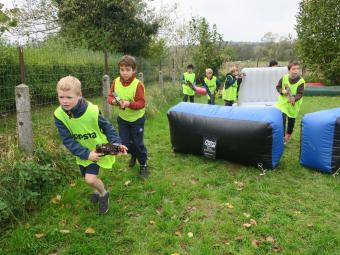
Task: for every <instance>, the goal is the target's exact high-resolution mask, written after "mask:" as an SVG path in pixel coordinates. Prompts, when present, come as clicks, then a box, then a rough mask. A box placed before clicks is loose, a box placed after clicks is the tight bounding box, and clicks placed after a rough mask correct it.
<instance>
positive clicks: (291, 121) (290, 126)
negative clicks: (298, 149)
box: [282, 113, 295, 135]
mask: <svg viewBox="0 0 340 255" xmlns="http://www.w3.org/2000/svg"><path fill="white" fill-rule="evenodd" d="M287 118H288V125H287V134H290V135H291V134H292V133H293V129H294V125H295V118H290V117H288V116H287V115H286V114H285V113H282V120H283V135H285V134H286V122H287V120H286V119H287Z"/></svg>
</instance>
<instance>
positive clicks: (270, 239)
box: [266, 236, 275, 243]
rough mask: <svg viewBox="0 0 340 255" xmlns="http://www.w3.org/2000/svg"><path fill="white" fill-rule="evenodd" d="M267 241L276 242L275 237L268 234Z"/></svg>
mask: <svg viewBox="0 0 340 255" xmlns="http://www.w3.org/2000/svg"><path fill="white" fill-rule="evenodd" d="M266 241H267V242H270V243H274V242H275V239H274V238H273V237H271V236H267V237H266Z"/></svg>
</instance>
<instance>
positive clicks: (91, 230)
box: [85, 228, 96, 235]
mask: <svg viewBox="0 0 340 255" xmlns="http://www.w3.org/2000/svg"><path fill="white" fill-rule="evenodd" d="M94 233H96V231H95V230H94V229H93V228H87V229H86V230H85V234H88V235H93V234H94Z"/></svg>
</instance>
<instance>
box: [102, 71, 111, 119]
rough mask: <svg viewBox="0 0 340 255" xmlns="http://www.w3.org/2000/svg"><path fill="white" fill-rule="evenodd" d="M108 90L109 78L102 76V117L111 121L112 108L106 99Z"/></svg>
mask: <svg viewBox="0 0 340 255" xmlns="http://www.w3.org/2000/svg"><path fill="white" fill-rule="evenodd" d="M109 89H110V77H109V76H108V75H104V76H103V91H102V93H103V100H104V102H103V115H104V117H105V118H106V119H108V120H110V121H111V120H112V107H111V105H110V104H109V103H108V102H107V97H108V94H109Z"/></svg>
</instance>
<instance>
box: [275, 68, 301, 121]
mask: <svg viewBox="0 0 340 255" xmlns="http://www.w3.org/2000/svg"><path fill="white" fill-rule="evenodd" d="M303 83H305V80H304V79H303V78H300V80H298V81H297V82H296V83H294V84H291V83H290V82H289V75H288V74H286V75H284V76H283V77H282V89H284V88H285V85H288V87H289V88H290V91H291V93H292V96H295V95H296V92H297V89H298V87H299V86H300V85H301V84H303ZM301 104H302V98H300V100H299V101H297V102H296V103H295V104H294V105H292V104H291V103H290V102H289V98H288V96H287V95H283V96H282V95H279V99H278V101H277V103H276V107H277V108H279V109H280V110H281V111H282V112H283V113H285V114H287V116H288V117H290V118H296V117H297V116H298V114H299V111H300V107H301Z"/></svg>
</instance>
